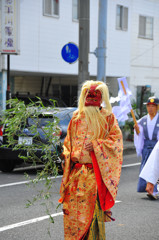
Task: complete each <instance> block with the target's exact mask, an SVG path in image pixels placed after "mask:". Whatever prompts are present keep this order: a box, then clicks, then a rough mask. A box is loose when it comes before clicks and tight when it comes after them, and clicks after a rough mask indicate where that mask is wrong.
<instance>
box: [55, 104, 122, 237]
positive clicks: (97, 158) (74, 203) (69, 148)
mask: <svg viewBox="0 0 159 240" xmlns="http://www.w3.org/2000/svg"><path fill="white" fill-rule="evenodd" d="M76 114H77V113H74V115H73V117H72V119H71V121H70V124H69V126H68V130H67V136H66V138H65V141H64V151H63V155H64V157H65V168H64V173H63V178H62V183H61V188H60V194H61V199H60V200H59V201H60V202H61V203H63V211H64V235H65V239H66V240H79V239H84V236H85V235H86V234H87V233H88V231H89V228H90V225H91V222H92V219H93V214H94V209H95V205H96V200H97V196H99V200H100V201H99V202H100V205H101V208H102V209H103V211H106V210H109V209H110V208H111V207H112V206H113V205H114V203H115V199H116V195H117V189H118V184H119V179H120V174H121V165H122V154H123V141H122V133H121V130H120V128H119V126H118V123H117V120H116V118H115V116H114V114H110V115H109V116H106V111H105V110H104V109H103V108H102V110H101V114H103V115H104V116H105V117H106V119H107V122H108V128H109V129H108V134H107V135H105V137H104V139H102V138H99V139H96V140H92V143H93V149H94V152H91V153H90V152H88V151H86V150H85V149H84V144H85V143H86V141H90V139H91V136H92V135H91V134H92V133H91V132H90V131H89V130H88V125H87V122H86V119H85V116H84V114H83V115H81V118H80V119H78V120H75V115H76ZM76 163H79V164H76ZM92 163H93V167H90V166H92ZM97 192H98V195H97ZM97 239H98V238H97Z"/></svg>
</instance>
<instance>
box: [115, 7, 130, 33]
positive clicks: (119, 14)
mask: <svg viewBox="0 0 159 240" xmlns="http://www.w3.org/2000/svg"><path fill="white" fill-rule="evenodd" d="M116 28H117V29H119V30H123V31H126V30H127V29H128V8H127V7H124V6H121V5H117V11H116Z"/></svg>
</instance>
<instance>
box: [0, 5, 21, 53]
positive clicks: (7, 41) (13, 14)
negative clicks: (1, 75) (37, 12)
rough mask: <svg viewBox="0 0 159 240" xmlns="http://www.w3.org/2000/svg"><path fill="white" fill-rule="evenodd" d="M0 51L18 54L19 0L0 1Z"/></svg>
mask: <svg viewBox="0 0 159 240" xmlns="http://www.w3.org/2000/svg"><path fill="white" fill-rule="evenodd" d="M1 4H2V5H1V13H2V14H1V15H2V18H1V20H2V21H1V23H2V25H1V27H2V31H1V33H2V45H1V53H6V54H19V53H20V50H19V24H20V23H19V7H20V1H19V0H2V1H1Z"/></svg>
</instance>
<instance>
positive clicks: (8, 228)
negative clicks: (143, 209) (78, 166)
mask: <svg viewBox="0 0 159 240" xmlns="http://www.w3.org/2000/svg"><path fill="white" fill-rule="evenodd" d="M120 202H121V201H119V200H116V201H115V203H120ZM60 215H63V212H59V213H54V214H52V215H51V217H53V218H54V217H58V216H60ZM48 218H49V216H48V215H47V216H43V217H39V218H33V219H30V220H26V221H23V222H19V223H15V224H11V225H7V226H4V227H0V232H4V231H6V230H10V229H13V228H17V227H22V226H25V225H28V224H32V223H37V222H40V221H43V220H46V219H48Z"/></svg>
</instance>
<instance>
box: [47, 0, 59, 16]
mask: <svg viewBox="0 0 159 240" xmlns="http://www.w3.org/2000/svg"><path fill="white" fill-rule="evenodd" d="M44 15H45V16H53V17H54V16H59V0H44Z"/></svg>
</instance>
